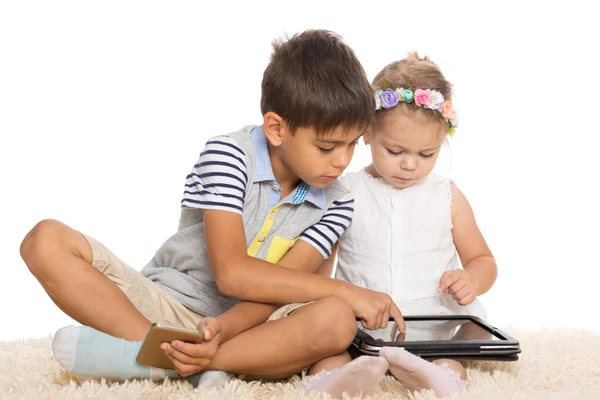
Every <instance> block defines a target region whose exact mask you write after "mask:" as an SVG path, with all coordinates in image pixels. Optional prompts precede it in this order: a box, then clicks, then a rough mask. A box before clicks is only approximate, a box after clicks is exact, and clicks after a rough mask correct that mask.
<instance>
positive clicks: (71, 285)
mask: <svg viewBox="0 0 600 400" xmlns="http://www.w3.org/2000/svg"><path fill="white" fill-rule="evenodd" d="M261 109H262V114H263V125H262V126H249V127H245V128H244V129H242V130H240V131H238V132H235V133H232V134H230V135H224V136H219V137H216V138H213V139H211V140H209V141H208V142H207V144H206V147H205V149H204V151H203V152H202V153H201V154H200V158H199V160H198V162H197V163H196V165H195V166H194V168H193V170H192V173H190V175H188V177H187V179H186V184H185V191H184V197H183V200H182V211H181V219H180V224H179V229H178V232H177V233H175V234H174V235H173V236H171V237H170V238H169V239H168V240H167V241H166V242H165V243H164V244H163V246H162V247H161V248H160V249H159V250H158V252H157V253H156V255H155V256H154V258H153V259H152V260H151V261H150V263H148V265H146V266H145V267H144V268H143V269H142V271H141V273H139V272H137V271H135V270H134V269H132V268H131V267H128V266H127V265H126V264H125V263H123V262H122V261H120V260H119V259H118V258H117V257H116V256H114V255H113V254H112V253H110V251H109V250H108V249H106V248H105V247H104V246H103V245H102V244H100V243H99V242H97V241H96V240H94V239H92V238H90V237H88V236H85V235H82V234H80V233H79V232H77V231H75V230H73V229H72V228H70V227H68V226H66V225H64V224H62V223H60V222H58V221H50V220H46V221H42V222H40V223H39V224H38V225H36V227H34V229H33V230H32V231H31V232H30V233H29V234H28V235H27V236H26V237H25V239H24V241H23V243H22V245H21V254H22V257H23V259H24V261H25V262H26V264H27V266H28V267H29V269H30V270H31V272H32V273H33V274H34V275H35V276H36V278H37V279H38V280H39V282H40V283H41V285H42V286H43V287H44V289H45V290H46V291H47V292H48V294H49V296H50V298H51V299H52V300H53V301H54V302H55V303H56V304H57V305H58V307H60V308H61V309H62V310H63V311H64V312H65V313H67V314H68V315H70V316H71V317H72V318H74V319H75V320H77V321H78V322H80V323H81V324H83V325H86V326H84V327H67V328H63V329H61V330H60V331H59V332H58V333H57V335H56V337H55V342H54V351H55V356H56V358H57V360H58V361H59V362H60V363H61V364H62V365H63V367H65V368H66V369H67V370H69V371H72V372H74V373H76V374H78V375H83V376H94V377H105V378H112V379H128V378H136V377H137V378H154V379H160V378H163V377H164V376H177V374H176V373H175V371H169V370H166V371H165V370H157V369H155V368H149V367H145V366H141V365H138V364H137V363H136V362H135V356H136V354H137V351H138V350H139V347H140V343H141V342H140V341H141V340H143V338H144V336H145V334H146V333H147V331H148V329H149V327H150V324H151V322H159V321H164V322H167V323H170V324H173V325H179V326H185V327H191V328H196V327H198V328H199V329H202V330H204V332H205V335H206V340H205V341H204V342H203V343H201V344H198V345H194V344H188V343H181V342H172V343H171V344H168V343H164V344H163V349H164V350H165V352H166V353H167V354H168V355H169V357H170V358H171V359H172V360H173V362H174V365H175V367H176V371H177V373H179V375H182V376H188V375H191V374H194V373H197V372H199V371H204V370H208V369H210V370H225V371H229V372H234V373H244V374H251V375H259V376H270V377H276V376H283V375H289V374H291V373H294V372H297V371H300V370H302V369H303V368H305V367H307V366H308V365H310V364H312V363H314V362H315V361H318V360H321V359H323V358H326V357H328V356H331V355H334V354H338V353H341V352H342V351H344V350H345V349H346V348H347V347H348V346H349V344H350V343H351V341H352V339H353V338H354V335H355V332H356V324H355V321H354V317H355V316H358V317H361V318H363V321H364V323H365V324H366V325H368V326H369V327H375V326H381V325H383V324H384V323H385V324H387V319H388V316H389V315H390V313H391V314H392V315H393V316H394V317H396V318H397V319H399V320H400V319H401V316H400V313H399V311H398V309H397V307H396V306H395V305H394V304H393V302H392V301H391V299H390V297H389V296H387V295H385V294H382V293H377V292H373V291H370V290H366V289H362V288H358V287H355V286H353V285H350V284H347V283H344V282H341V281H336V280H333V279H330V278H329V277H326V276H321V275H318V274H314V273H313V272H315V271H316V270H317V268H318V267H319V265H320V264H321V263H322V261H323V260H324V259H327V258H328V257H330V255H331V249H332V247H333V245H334V243H335V242H336V241H337V239H338V238H339V237H340V235H341V234H342V233H343V232H344V230H345V229H346V228H347V227H348V225H349V224H350V221H351V219H352V212H353V208H352V203H353V199H352V197H351V195H350V194H349V193H348V191H346V190H345V189H344V188H343V187H342V185H341V184H339V183H338V182H336V181H335V180H336V178H337V177H338V176H339V175H341V174H342V172H343V171H344V169H345V168H346V167H347V166H348V164H349V162H350V160H351V158H352V154H353V151H354V145H355V144H356V142H357V141H358V139H359V138H360V136H361V135H362V133H363V132H364V130H365V129H366V127H367V124H368V122H369V121H370V119H371V116H372V113H373V110H374V99H373V95H372V91H371V88H370V85H369V83H368V81H367V79H366V76H365V73H364V70H363V68H362V66H361V65H360V63H359V62H358V60H357V59H356V56H355V55H354V53H353V52H352V50H351V49H350V48H349V47H347V46H346V45H345V44H344V43H343V42H342V41H341V40H340V38H339V37H337V36H336V35H335V34H332V33H330V32H326V31H307V32H304V33H302V34H299V35H296V36H294V37H293V38H291V39H290V40H289V41H287V42H284V43H274V51H273V54H272V58H271V61H270V63H269V65H268V67H267V69H266V70H265V73H264V76H263V83H262V99H261ZM275 264H279V265H275ZM282 267H286V268H282ZM237 299H242V300H246V301H247V302H242V303H239V302H238V300H237ZM294 302H300V303H307V302H312V303H310V304H307V305H304V306H302V305H301V304H299V305H292V306H288V307H283V308H281V309H280V310H278V311H275V310H277V308H278V307H277V306H275V305H273V304H287V303H294ZM300 306H302V307H301V308H299V307H300ZM294 310H295V311H294ZM292 311H294V312H293V313H292V314H291V315H290V316H289V317H287V315H288V314H290V313H291V312H292ZM269 316H270V317H269ZM214 317H216V318H214ZM282 317H287V318H282ZM267 319H270V321H271V322H269V323H266V324H264V323H263V322H264V321H266V320H267ZM384 321H385V322H384ZM92 328H95V329H92ZM102 332H104V333H102ZM109 335H110V336H109ZM118 338H122V339H118Z"/></svg>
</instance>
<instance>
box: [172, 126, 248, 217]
mask: <svg viewBox="0 0 600 400" xmlns="http://www.w3.org/2000/svg"><path fill="white" fill-rule="evenodd" d="M247 185H248V174H247V169H246V154H245V153H244V152H243V150H242V149H241V148H240V147H239V146H238V145H237V143H236V141H235V140H234V139H232V138H231V137H228V136H219V137H216V138H213V139H211V140H209V141H208V142H207V143H206V147H205V148H204V150H203V151H202V153H201V154H200V158H199V159H198V162H197V163H196V165H194V168H193V169H192V172H191V173H190V174H189V175H188V176H187V178H186V179H185V190H184V192H183V200H181V205H182V206H186V207H194V208H202V209H210V210H225V211H231V212H235V213H238V214H242V211H243V206H244V197H245V195H246V187H247Z"/></svg>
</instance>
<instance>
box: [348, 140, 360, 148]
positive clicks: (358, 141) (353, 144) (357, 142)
mask: <svg viewBox="0 0 600 400" xmlns="http://www.w3.org/2000/svg"><path fill="white" fill-rule="evenodd" d="M359 143H360V139H358V140H355V141H354V142H352V143H350V145H351V146H357V145H358V144H359Z"/></svg>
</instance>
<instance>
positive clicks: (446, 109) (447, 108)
mask: <svg viewBox="0 0 600 400" xmlns="http://www.w3.org/2000/svg"><path fill="white" fill-rule="evenodd" d="M442 117H444V119H446V120H448V119H450V118H453V117H454V107H452V102H451V101H450V100H444V103H443V104H442Z"/></svg>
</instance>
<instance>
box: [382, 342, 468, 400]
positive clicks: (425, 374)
mask: <svg viewBox="0 0 600 400" xmlns="http://www.w3.org/2000/svg"><path fill="white" fill-rule="evenodd" d="M379 355H380V356H381V357H382V358H385V359H387V360H388V362H389V363H390V372H391V373H392V375H394V376H395V377H396V378H397V379H398V380H399V381H401V382H403V383H405V384H407V385H408V386H409V387H410V388H411V389H413V390H421V389H433V391H434V392H435V394H436V395H437V396H439V397H445V396H448V395H450V394H451V393H454V392H460V391H461V390H462V389H463V387H464V382H463V381H462V380H461V379H460V376H459V374H458V372H456V371H454V370H452V369H450V368H449V367H448V366H447V365H445V364H444V365H441V366H438V365H436V364H434V363H431V362H429V361H426V360H423V359H422V358H420V357H417V356H415V355H414V354H411V353H409V352H408V351H406V350H404V349H402V348H398V347H384V348H383V349H381V350H380V351H379Z"/></svg>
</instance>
